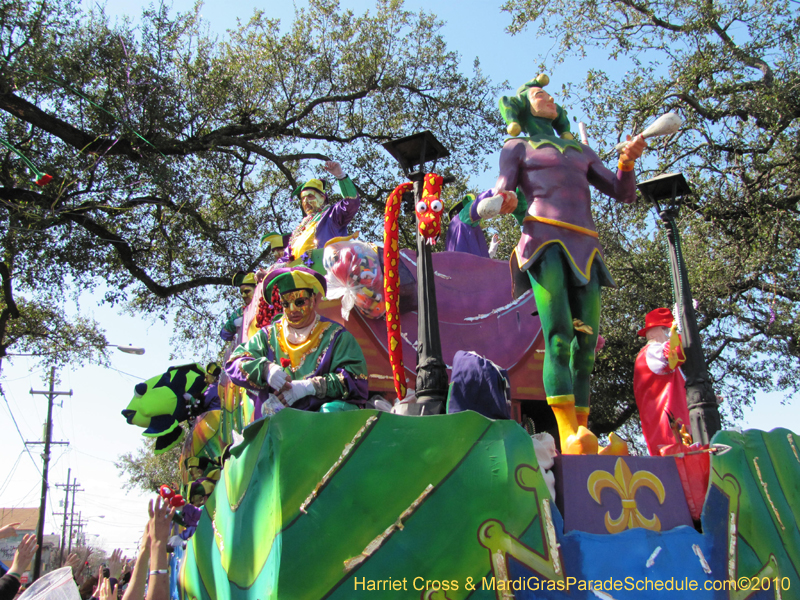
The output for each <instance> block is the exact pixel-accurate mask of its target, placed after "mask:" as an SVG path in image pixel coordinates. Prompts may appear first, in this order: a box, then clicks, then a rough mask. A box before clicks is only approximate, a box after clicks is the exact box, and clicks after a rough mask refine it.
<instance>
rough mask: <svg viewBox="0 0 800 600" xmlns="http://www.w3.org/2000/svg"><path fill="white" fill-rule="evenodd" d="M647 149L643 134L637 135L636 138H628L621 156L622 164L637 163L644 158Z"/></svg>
mask: <svg viewBox="0 0 800 600" xmlns="http://www.w3.org/2000/svg"><path fill="white" fill-rule="evenodd" d="M646 147H647V142H645V141H644V138H643V137H642V135H641V134H639V135H637V136H636V137H635V138H632V137H631V136H628V143H627V144H626V145H625V148H624V149H623V150H622V153H621V154H620V155H619V160H620V162H623V163H629V162H632V161H635V160H636V159H638V158H639V157H641V156H642V153H643V152H644V149H645V148H646Z"/></svg>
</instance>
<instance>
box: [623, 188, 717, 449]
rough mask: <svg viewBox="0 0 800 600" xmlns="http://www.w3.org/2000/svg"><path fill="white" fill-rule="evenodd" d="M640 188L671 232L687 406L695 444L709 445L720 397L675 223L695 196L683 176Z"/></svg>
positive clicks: (668, 233) (714, 429)
mask: <svg viewBox="0 0 800 600" xmlns="http://www.w3.org/2000/svg"><path fill="white" fill-rule="evenodd" d="M636 187H638V188H639V191H640V192H641V193H642V195H643V196H644V197H645V198H647V199H648V200H650V201H651V202H653V203H655V205H656V209H657V210H658V215H659V217H660V218H661V221H662V223H663V224H664V226H665V227H666V229H667V242H668V243H669V258H670V261H669V267H670V272H671V273H672V284H673V287H674V290H675V297H676V299H677V301H678V311H679V314H678V315H676V318H678V319H680V323H681V327H682V330H683V346H684V350H685V352H686V363H685V364H684V366H683V372H684V375H685V376H686V403H687V404H688V406H689V420H690V421H691V423H690V428H691V434H692V439H693V440H694V441H695V442H700V443H702V444H708V443H709V441H710V440H711V438H712V437H713V436H714V434H715V433H716V432H717V431H719V430H720V429H721V425H720V417H719V408H718V406H717V397H716V394H714V390H713V388H712V387H711V378H710V377H709V374H708V366H707V365H706V359H705V355H704V354H703V345H702V342H701V340H700V333H699V330H698V329H697V317H696V316H695V313H694V306H693V305H692V291H691V289H690V288H689V278H688V276H687V274H686V264H685V263H684V261H683V252H682V251H681V242H680V236H679V235H678V227H677V226H676V224H675V220H676V219H677V217H678V210H679V204H678V198H680V197H681V196H686V195H689V194H691V193H692V190H691V189H690V188H689V184H688V183H686V179H684V177H683V174H681V173H666V174H664V175H659V176H658V177H654V178H653V179H648V180H647V181H644V182H642V183H640V184H638V185H637V186H636ZM660 200H666V201H667V206H666V208H663V209H662V208H661V204H660V203H659V201H660Z"/></svg>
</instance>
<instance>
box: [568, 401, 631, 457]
mask: <svg viewBox="0 0 800 600" xmlns="http://www.w3.org/2000/svg"><path fill="white" fill-rule="evenodd" d="M575 417H576V419H577V421H578V426H579V427H580V426H581V425H582V426H584V427H586V428H587V429H588V428H589V407H588V406H576V407H575ZM608 442H609V443H608V446H606V447H605V448H600V449H599V450H598V452H597V453H598V454H603V455H606V456H628V455H629V454H630V453H629V452H628V444H627V443H626V442H625V440H623V439H622V438H621V437H619V436H618V435H617V434H616V433H613V432H612V433H609V434H608Z"/></svg>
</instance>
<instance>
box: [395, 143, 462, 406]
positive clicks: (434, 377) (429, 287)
mask: <svg viewBox="0 0 800 600" xmlns="http://www.w3.org/2000/svg"><path fill="white" fill-rule="evenodd" d="M383 147H384V148H386V150H387V151H388V152H389V154H391V155H392V156H393V157H394V158H395V159H396V160H397V162H398V163H400V167H401V168H402V169H403V173H405V175H406V177H408V179H409V180H410V181H412V182H414V204H416V203H417V202H418V201H419V200H420V199H421V198H422V190H423V181H424V178H425V168H424V167H425V163H426V162H430V161H433V167H432V168H435V167H436V161H437V160H438V159H440V158H444V157H446V156H449V155H450V153H449V152H448V151H447V149H446V148H445V147H444V146H442V144H441V143H440V142H439V141H438V140H437V139H436V138H435V137H434V136H433V134H432V133H431V132H430V131H423V132H421V133H415V134H414V135H410V136H408V137H404V138H400V139H397V140H393V141H391V142H386V143H385V144H383ZM414 167H417V169H416V170H414V171H412V169H414ZM452 181H453V179H452V178H449V177H445V179H444V183H450V182H452ZM417 305H418V314H417V322H418V328H417V381H416V385H415V391H416V396H417V406H413V405H409V408H410V409H411V410H416V411H417V414H420V415H423V414H424V415H432V414H433V415H435V414H440V413H441V412H443V409H444V404H445V401H446V399H447V385H448V380H447V367H446V365H445V362H444V359H443V358H442V342H441V339H440V337H439V312H438V308H437V306H436V286H435V284H434V273H433V262H432V259H431V248H430V246H429V245H427V244H426V243H425V240H424V239H423V238H422V236H420V235H419V230H417Z"/></svg>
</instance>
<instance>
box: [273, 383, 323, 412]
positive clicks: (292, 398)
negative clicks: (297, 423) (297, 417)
mask: <svg viewBox="0 0 800 600" xmlns="http://www.w3.org/2000/svg"><path fill="white" fill-rule="evenodd" d="M315 391H316V390H315V389H314V382H313V381H311V380H310V379H300V380H298V381H292V382H291V383H290V384H289V389H288V390H286V391H281V392H280V393H279V394H278V400H280V401H281V402H282V403H283V404H285V405H286V406H291V405H292V404H294V403H295V402H297V401H298V400H300V398H305V397H306V396H311V395H312V394H314V393H315Z"/></svg>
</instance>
